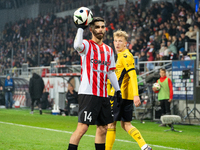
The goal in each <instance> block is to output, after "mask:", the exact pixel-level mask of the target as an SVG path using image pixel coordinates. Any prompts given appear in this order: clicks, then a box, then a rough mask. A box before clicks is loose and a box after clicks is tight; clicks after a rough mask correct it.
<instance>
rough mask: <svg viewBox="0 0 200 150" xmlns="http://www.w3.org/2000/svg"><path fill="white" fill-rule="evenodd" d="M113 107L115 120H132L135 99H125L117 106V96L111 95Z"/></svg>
mask: <svg viewBox="0 0 200 150" xmlns="http://www.w3.org/2000/svg"><path fill="white" fill-rule="evenodd" d="M110 99H111V100H110V103H111V109H112V113H113V115H114V121H124V122H129V121H132V116H133V100H126V99H123V102H122V105H121V106H119V107H117V97H115V96H113V97H110Z"/></svg>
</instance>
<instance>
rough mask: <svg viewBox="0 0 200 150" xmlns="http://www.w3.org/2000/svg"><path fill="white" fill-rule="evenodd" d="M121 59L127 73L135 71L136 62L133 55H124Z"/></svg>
mask: <svg viewBox="0 0 200 150" xmlns="http://www.w3.org/2000/svg"><path fill="white" fill-rule="evenodd" d="M121 59H122V61H121V62H122V63H123V66H124V68H125V69H126V71H127V72H128V71H129V70H133V69H135V61H134V58H133V55H130V54H127V53H124V54H123V56H122V58H121Z"/></svg>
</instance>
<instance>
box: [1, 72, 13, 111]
mask: <svg viewBox="0 0 200 150" xmlns="http://www.w3.org/2000/svg"><path fill="white" fill-rule="evenodd" d="M3 89H4V93H5V104H6V108H9V105H8V103H9V104H10V108H12V106H13V104H14V103H15V101H14V100H13V93H14V91H15V83H14V81H13V79H12V78H11V77H10V75H9V74H7V75H6V79H5V82H4V87H3Z"/></svg>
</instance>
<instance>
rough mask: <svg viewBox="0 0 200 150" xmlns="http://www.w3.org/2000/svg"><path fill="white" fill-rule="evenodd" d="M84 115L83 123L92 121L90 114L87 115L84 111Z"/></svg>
mask: <svg viewBox="0 0 200 150" xmlns="http://www.w3.org/2000/svg"><path fill="white" fill-rule="evenodd" d="M84 114H85V117H84V121H87V120H89V122H91V121H92V116H91V114H92V112H89V113H88V112H87V111H84Z"/></svg>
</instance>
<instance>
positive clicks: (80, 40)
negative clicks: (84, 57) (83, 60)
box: [74, 28, 85, 54]
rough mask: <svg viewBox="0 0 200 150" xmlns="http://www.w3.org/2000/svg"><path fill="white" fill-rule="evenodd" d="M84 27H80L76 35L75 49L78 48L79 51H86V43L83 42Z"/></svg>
mask: <svg viewBox="0 0 200 150" xmlns="http://www.w3.org/2000/svg"><path fill="white" fill-rule="evenodd" d="M83 31H84V30H83V29H82V28H78V30H77V33H76V37H75V40H74V49H75V50H77V51H78V52H79V53H82V54H84V53H85V45H84V43H83Z"/></svg>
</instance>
